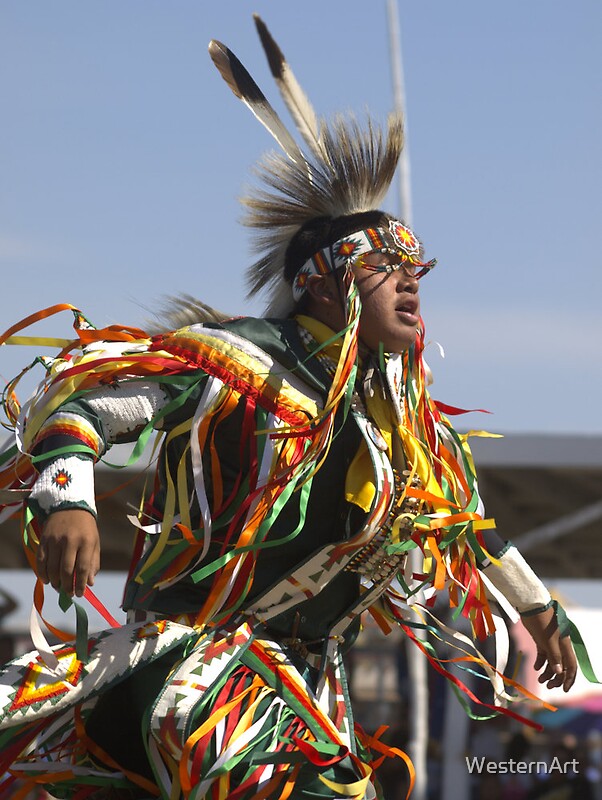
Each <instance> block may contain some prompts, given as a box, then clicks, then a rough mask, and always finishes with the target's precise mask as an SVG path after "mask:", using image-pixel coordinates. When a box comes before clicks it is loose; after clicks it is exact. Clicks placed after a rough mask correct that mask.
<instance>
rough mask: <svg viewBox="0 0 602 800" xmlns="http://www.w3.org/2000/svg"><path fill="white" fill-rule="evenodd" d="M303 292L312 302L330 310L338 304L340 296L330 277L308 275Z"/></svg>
mask: <svg viewBox="0 0 602 800" xmlns="http://www.w3.org/2000/svg"><path fill="white" fill-rule="evenodd" d="M305 290H306V292H307V293H308V295H309V296H310V298H311V300H312V302H313V303H316V304H317V305H319V306H322V307H330V308H332V306H334V305H335V304H336V305H338V304H339V303H340V296H339V293H338V291H337V287H336V283H335V281H334V276H332V275H310V277H309V279H308V281H307V286H306V289H305Z"/></svg>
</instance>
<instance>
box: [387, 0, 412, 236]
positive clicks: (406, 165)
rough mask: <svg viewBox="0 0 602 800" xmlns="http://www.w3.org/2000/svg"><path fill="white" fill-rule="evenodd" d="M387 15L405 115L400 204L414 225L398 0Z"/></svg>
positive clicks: (397, 96) (396, 93) (397, 99)
mask: <svg viewBox="0 0 602 800" xmlns="http://www.w3.org/2000/svg"><path fill="white" fill-rule="evenodd" d="M387 16H388V22H389V49H390V54H391V75H392V78H393V101H394V104H395V109H396V110H397V111H399V112H401V114H402V116H403V133H404V145H403V151H402V153H401V158H400V159H399V166H398V168H397V175H398V180H399V204H400V210H401V216H402V217H403V219H404V221H405V222H406V223H407V224H408V225H410V226H411V225H412V182H411V175H410V142H409V133H408V115H407V113H406V95H405V83H404V78H403V58H402V55H401V35H400V31H401V25H400V22H399V14H398V8H397V0H387Z"/></svg>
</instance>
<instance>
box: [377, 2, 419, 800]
mask: <svg viewBox="0 0 602 800" xmlns="http://www.w3.org/2000/svg"><path fill="white" fill-rule="evenodd" d="M387 14H388V25H389V46H390V54H391V73H392V76H393V91H394V98H395V108H396V110H397V111H399V112H401V114H402V116H403V121H404V148H403V152H402V155H401V159H400V162H399V167H398V175H399V200H400V207H401V216H402V217H403V219H404V221H405V222H406V223H407V224H408V225H411V224H412V192H411V182H410V158H409V147H408V120H407V114H406V111H405V90H404V80H403V59H402V55H401V36H400V24H399V15H398V13H397V0H387ZM410 558H411V559H413V562H412V566H413V571H414V572H422V562H421V558H420V552H419V551H418V550H414V551H412V552H411V553H410ZM414 599H415V602H417V603H421V602H422V600H423V598H421V597H419V596H415V598H414ZM412 618H413V619H414V620H418V616H417V615H416V614H415V613H414V612H412ZM420 634H421V630H420V629H417V636H420ZM406 652H407V658H408V676H409V679H410V680H409V685H410V697H409V708H410V719H409V729H410V741H409V746H408V751H409V752H408V755H409V756H410V758H411V759H412V762H413V764H414V769H415V771H416V783H415V786H414V791H413V793H412V800H425V799H426V796H427V784H428V778H427V768H426V763H427V748H428V738H429V732H428V679H427V661H426V658H425V657H424V655H423V654H422V653H421V652H420V650H419V649H418V648H417V647H415V646H413V645H409V646H408V648H407V651H406Z"/></svg>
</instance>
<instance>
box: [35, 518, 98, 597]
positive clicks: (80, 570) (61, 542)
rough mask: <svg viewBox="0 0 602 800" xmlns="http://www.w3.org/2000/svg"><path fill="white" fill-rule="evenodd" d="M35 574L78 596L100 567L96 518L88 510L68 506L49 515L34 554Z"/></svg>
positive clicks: (89, 584)
mask: <svg viewBox="0 0 602 800" xmlns="http://www.w3.org/2000/svg"><path fill="white" fill-rule="evenodd" d="M36 568H37V572H38V576H39V577H40V579H41V580H42V581H43V582H44V583H45V584H48V583H50V584H51V586H52V587H53V588H54V589H56V590H57V591H60V590H61V589H62V590H63V591H64V592H66V593H67V594H68V595H69V596H73V594H75V595H77V596H78V597H81V596H82V595H83V593H84V591H85V589H86V586H91V585H92V584H93V583H94V577H95V575H96V573H97V572H98V570H99V568H100V543H99V536H98V529H97V527H96V520H95V519H94V517H93V515H92V514H90V513H89V512H88V511H84V510H82V509H68V510H65V511H57V512H55V513H53V514H51V515H50V517H49V518H48V520H47V521H46V524H45V526H44V528H43V531H42V534H41V536H40V543H39V546H38V551H37V554H36Z"/></svg>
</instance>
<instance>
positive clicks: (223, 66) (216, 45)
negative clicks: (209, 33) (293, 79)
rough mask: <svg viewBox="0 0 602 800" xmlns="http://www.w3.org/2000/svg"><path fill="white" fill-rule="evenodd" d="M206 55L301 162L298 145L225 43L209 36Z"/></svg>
mask: <svg viewBox="0 0 602 800" xmlns="http://www.w3.org/2000/svg"><path fill="white" fill-rule="evenodd" d="M209 55H210V56H211V59H212V61H213V63H214V64H215V66H216V67H217V70H218V72H219V73H220V75H221V76H222V78H223V79H224V80H225V82H226V83H227V84H228V86H229V87H230V89H231V90H232V92H233V93H234V94H235V95H236V97H238V99H239V100H242V102H243V103H244V104H245V105H246V106H247V108H248V109H249V110H250V111H251V113H252V114H253V115H254V116H255V117H256V118H257V119H258V120H259V122H261V124H262V125H263V126H264V127H265V128H266V129H267V130H268V131H269V132H270V133H271V135H272V136H273V137H274V139H275V140H276V141H277V142H278V144H279V145H280V147H281V148H282V149H283V150H284V152H285V153H286V155H287V156H288V157H289V158H290V159H291V161H293V162H295V163H296V164H304V163H305V158H304V156H303V153H302V152H301V150H300V149H299V145H298V144H297V142H295V140H294V139H293V137H292V136H291V134H290V133H289V131H288V130H287V128H286V126H285V125H284V123H283V122H282V120H281V119H280V117H279V116H278V114H277V113H276V111H275V110H274V109H273V108H272V106H271V105H270V103H269V102H268V100H267V98H266V97H265V95H264V94H263V92H262V91H261V89H260V88H259V86H258V85H257V84H256V83H255V81H254V80H253V78H252V77H251V76H250V74H249V72H248V71H247V69H246V68H245V67H244V66H243V64H242V63H241V62H240V61H239V59H238V58H237V57H236V56H235V55H234V53H233V52H232V51H231V50H230V49H229V48H228V47H226V45H225V44H222V43H221V42H218V41H217V40H215V39H212V40H211V42H209Z"/></svg>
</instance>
